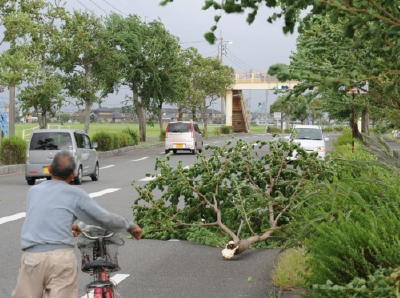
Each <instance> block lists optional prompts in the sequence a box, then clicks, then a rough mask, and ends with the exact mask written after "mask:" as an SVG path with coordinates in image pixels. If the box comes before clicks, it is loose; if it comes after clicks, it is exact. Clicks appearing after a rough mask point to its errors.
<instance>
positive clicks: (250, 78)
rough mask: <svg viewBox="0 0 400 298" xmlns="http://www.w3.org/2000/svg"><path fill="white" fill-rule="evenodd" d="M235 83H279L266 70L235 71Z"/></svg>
mask: <svg viewBox="0 0 400 298" xmlns="http://www.w3.org/2000/svg"><path fill="white" fill-rule="evenodd" d="M235 83H236V84H253V83H272V84H280V83H282V82H280V81H279V80H278V79H277V78H275V77H272V76H270V75H269V74H268V73H266V72H237V73H235ZM287 83H294V84H296V83H297V81H289V82H287Z"/></svg>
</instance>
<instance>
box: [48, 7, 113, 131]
mask: <svg viewBox="0 0 400 298" xmlns="http://www.w3.org/2000/svg"><path fill="white" fill-rule="evenodd" d="M54 50H55V55H56V59H54V65H57V66H58V67H59V68H60V69H61V70H62V73H63V74H64V84H65V87H66V90H67V92H68V94H69V95H70V96H71V97H73V98H76V99H77V101H78V105H79V106H82V105H83V106H84V129H85V131H86V132H87V131H89V125H90V112H91V109H92V106H93V104H94V103H101V101H102V100H103V99H104V98H105V97H106V96H107V94H109V93H111V92H113V91H114V85H115V82H116V81H117V80H118V78H119V77H118V67H117V65H116V64H115V63H116V60H117V59H116V51H115V48H113V47H111V46H110V44H109V43H108V35H107V31H106V29H105V27H104V24H103V22H102V20H101V19H99V18H98V17H95V16H94V15H91V14H89V13H86V12H77V11H74V12H73V13H72V14H71V15H69V16H67V17H66V21H65V24H64V25H63V26H62V27H61V33H60V35H59V36H58V39H57V43H56V47H55V49H54Z"/></svg>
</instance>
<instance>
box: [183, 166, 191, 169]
mask: <svg viewBox="0 0 400 298" xmlns="http://www.w3.org/2000/svg"><path fill="white" fill-rule="evenodd" d="M190 167H191V166H184V167H183V168H182V169H184V170H189V169H190Z"/></svg>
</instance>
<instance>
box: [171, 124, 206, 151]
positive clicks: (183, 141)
mask: <svg viewBox="0 0 400 298" xmlns="http://www.w3.org/2000/svg"><path fill="white" fill-rule="evenodd" d="M178 150H182V151H189V152H191V153H192V154H196V152H200V153H201V152H202V151H203V136H202V132H201V131H200V128H199V126H198V125H197V124H196V123H193V122H189V121H177V122H170V123H168V125H167V130H166V133H165V153H168V152H169V151H172V152H174V154H175V153H176V152H177V151H178Z"/></svg>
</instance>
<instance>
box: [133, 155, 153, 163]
mask: <svg viewBox="0 0 400 298" xmlns="http://www.w3.org/2000/svg"><path fill="white" fill-rule="evenodd" d="M148 158H149V157H148V156H145V157H142V158H139V159H132V160H131V161H134V162H135V161H142V160H145V159H148Z"/></svg>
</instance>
